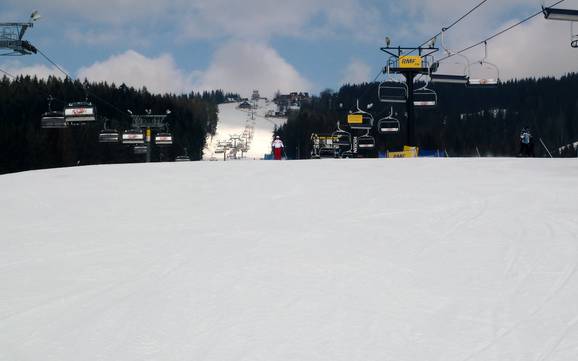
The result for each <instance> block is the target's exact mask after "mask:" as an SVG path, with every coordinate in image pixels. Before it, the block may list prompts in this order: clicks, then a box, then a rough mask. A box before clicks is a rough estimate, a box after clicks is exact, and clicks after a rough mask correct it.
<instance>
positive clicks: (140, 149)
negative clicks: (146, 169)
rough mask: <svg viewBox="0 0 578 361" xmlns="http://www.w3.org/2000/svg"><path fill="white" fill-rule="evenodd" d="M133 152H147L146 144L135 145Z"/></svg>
mask: <svg viewBox="0 0 578 361" xmlns="http://www.w3.org/2000/svg"><path fill="white" fill-rule="evenodd" d="M133 152H134V154H146V153H147V146H146V145H135V146H134V147H133Z"/></svg>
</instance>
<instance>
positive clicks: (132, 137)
mask: <svg viewBox="0 0 578 361" xmlns="http://www.w3.org/2000/svg"><path fill="white" fill-rule="evenodd" d="M144 142H145V139H144V134H143V132H142V130H140V129H129V130H125V131H124V132H123V133H122V143H123V144H144Z"/></svg>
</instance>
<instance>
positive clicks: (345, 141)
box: [331, 122, 351, 147]
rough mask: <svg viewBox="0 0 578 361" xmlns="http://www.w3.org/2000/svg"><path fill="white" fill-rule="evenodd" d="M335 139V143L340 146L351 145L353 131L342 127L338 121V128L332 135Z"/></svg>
mask: <svg viewBox="0 0 578 361" xmlns="http://www.w3.org/2000/svg"><path fill="white" fill-rule="evenodd" d="M331 136H332V137H333V139H334V143H335V144H336V145H337V146H340V147H344V146H346V147H351V133H349V132H346V131H345V130H343V129H341V127H340V123H339V122H337V130H336V131H334V132H333V134H332V135H331Z"/></svg>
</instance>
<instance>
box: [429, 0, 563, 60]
mask: <svg viewBox="0 0 578 361" xmlns="http://www.w3.org/2000/svg"><path fill="white" fill-rule="evenodd" d="M564 1H566V0H559V1H558V2H556V3H555V4H553V5H550V6H548V7H549V8H551V7H554V6H556V5H559V4H561V3H563V2H564ZM541 14H542V10H541V9H540V11H538V12H537V13H535V14H533V15H530V16H528V17H527V18H525V19H523V20H521V21H520V22H518V23H516V24H514V25H511V26H509V27H507V28H506V29H504V30H502V31H500V32H498V33H496V34H494V35H492V36H490V37H489V38H486V39H484V40H482V41H479V42H477V43H475V44H473V45H470V46H468V47H467V48H464V49H462V50H460V51H458V52H455V53H453V54H450V55H447V56H445V57H443V58H441V59H439V60H437V61H438V62H441V61H444V60H447V59H449V58H451V57H453V56H455V55H457V54H461V53H464V52H466V51H468V50H471V49H473V48H475V47H476V46H480V45H482V44H484V43H487V42H488V41H490V40H493V39H495V38H497V37H498V36H500V35H502V34H504V33H506V32H508V31H510V30H512V29H514V28H515V27H517V26H519V25H522V24H523V23H525V22H528V21H530V20H532V19H533V18H535V17H536V16H538V15H541Z"/></svg>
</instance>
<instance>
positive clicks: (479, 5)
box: [408, 0, 488, 55]
mask: <svg viewBox="0 0 578 361" xmlns="http://www.w3.org/2000/svg"><path fill="white" fill-rule="evenodd" d="M487 1H488V0H483V1H482V2H480V3H479V4H478V5H476V6H475V7H473V8H472V9H471V10H470V11H468V12H467V13H465V14H464V15H462V17H460V18H459V19H457V20H455V21H454V22H453V23H451V24H450V25H449V26H446V27H444V31H448V30H450V29H451V28H453V27H454V26H456V25H457V24H458V23H459V22H461V21H462V20H464V19H465V18H467V17H468V16H469V15H471V14H472V13H473V12H474V11H476V10H478V9H479V8H480V7H481V6H482V5H484V4H485V3H486V2H487ZM441 34H442V32H441V31H440V32H439V33H437V34H436V35H434V36H432V37H430V38H429V39H428V40H426V41H424V42H423V43H422V44H421V45H420V46H418V47H417V48H415V49H413V50H411V51H410V52H409V53H408V55H409V54H411V53H413V52H414V51H416V50H418V49H419V48H421V47H422V46H424V45H426V44H427V43H429V42H430V41H431V40H432V39H435V38H437V37H438V36H440V35H441Z"/></svg>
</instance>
